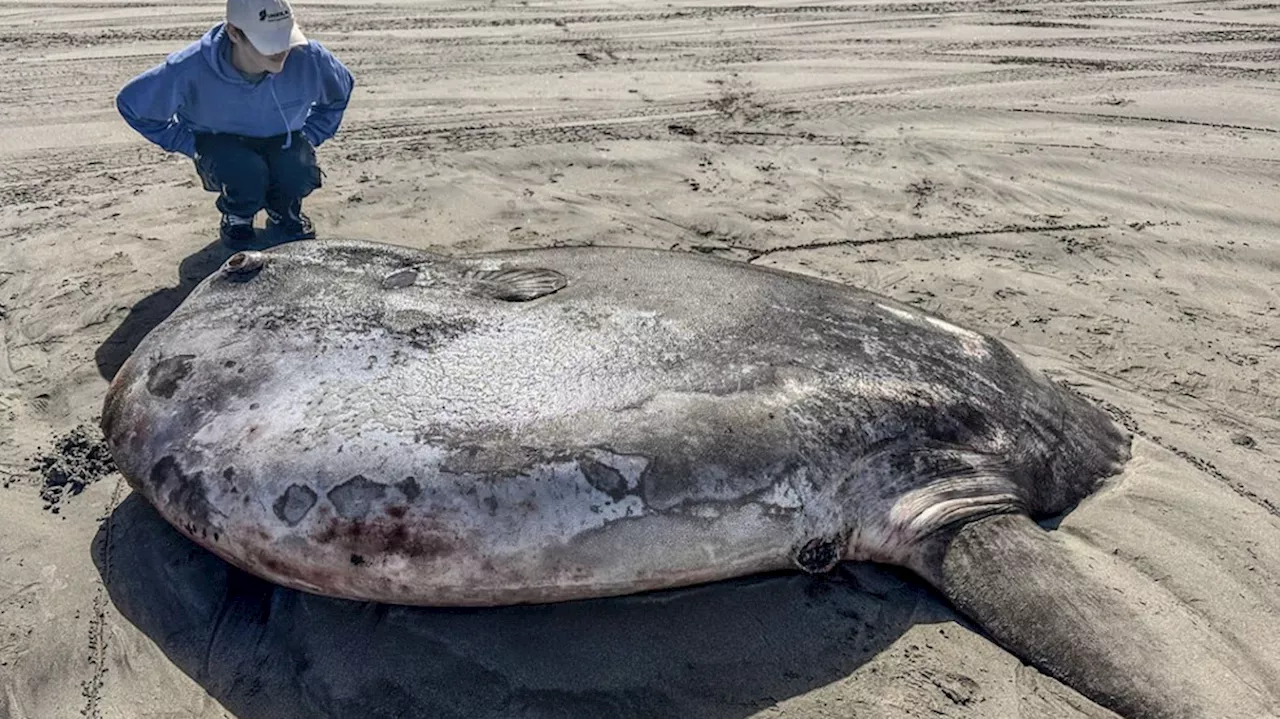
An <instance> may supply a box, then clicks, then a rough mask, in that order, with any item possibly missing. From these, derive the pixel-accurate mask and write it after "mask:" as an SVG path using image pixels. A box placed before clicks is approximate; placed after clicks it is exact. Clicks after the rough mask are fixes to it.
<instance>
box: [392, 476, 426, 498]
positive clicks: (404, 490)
mask: <svg viewBox="0 0 1280 719" xmlns="http://www.w3.org/2000/svg"><path fill="white" fill-rule="evenodd" d="M396 489H398V490H400V493H401V494H403V495H404V498H405V499H407V500H409V501H410V502H412V501H413V500H415V499H417V498H418V496H419V495H421V494H422V487H419V486H418V480H417V479H416V478H414V477H405V478H404V479H402V480H400V481H399V482H397V483H396Z"/></svg>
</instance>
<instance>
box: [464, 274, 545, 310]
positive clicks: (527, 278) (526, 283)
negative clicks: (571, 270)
mask: <svg viewBox="0 0 1280 719" xmlns="http://www.w3.org/2000/svg"><path fill="white" fill-rule="evenodd" d="M467 277H468V278H469V279H471V280H473V281H475V283H476V286H477V288H478V289H479V290H480V291H481V292H483V293H484V294H486V295H488V296H490V297H493V298H494V299H499V300H505V301H507V302H527V301H529V300H535V299H537V298H539V297H544V296H546V295H549V294H551V293H553V292H557V291H559V290H561V289H564V287H565V286H566V285H568V284H569V281H568V278H566V277H565V276H564V275H562V274H560V273H559V272H556V271H555V270H549V269H546V268H542V267H512V268H504V269H497V270H472V271H470V272H468V273H467Z"/></svg>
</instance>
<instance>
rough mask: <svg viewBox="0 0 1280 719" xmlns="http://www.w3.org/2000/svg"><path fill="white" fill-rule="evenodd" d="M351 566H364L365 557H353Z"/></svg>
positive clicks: (354, 555) (356, 555) (357, 555)
mask: <svg viewBox="0 0 1280 719" xmlns="http://www.w3.org/2000/svg"><path fill="white" fill-rule="evenodd" d="M351 566H353V567H361V566H364V557H362V556H360V555H359V554H353V555H351Z"/></svg>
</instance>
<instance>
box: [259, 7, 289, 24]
mask: <svg viewBox="0 0 1280 719" xmlns="http://www.w3.org/2000/svg"><path fill="white" fill-rule="evenodd" d="M288 19H289V8H285V9H284V10H281V11H279V12H267V11H266V10H259V11H258V22H267V21H268V20H270V21H271V22H276V21H277V20H288Z"/></svg>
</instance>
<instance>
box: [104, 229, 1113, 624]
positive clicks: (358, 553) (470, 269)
mask: <svg viewBox="0 0 1280 719" xmlns="http://www.w3.org/2000/svg"><path fill="white" fill-rule="evenodd" d="M245 257H248V258H249V261H248V262H247V263H246V260H245ZM245 257H241V258H238V259H233V261H231V262H230V263H229V266H227V267H224V268H223V269H222V270H220V271H219V272H217V273H215V274H214V275H213V276H211V277H209V278H208V279H207V280H205V281H204V282H203V283H202V284H201V285H200V286H199V287H198V288H197V289H196V290H195V291H194V292H193V293H192V294H191V296H190V297H189V298H188V299H187V300H186V302H185V303H184V304H183V305H182V306H181V307H180V308H179V309H178V310H177V311H176V312H175V313H174V314H173V315H172V316H171V317H170V318H169V319H168V320H167V321H166V322H165V323H163V324H162V325H161V326H159V327H158V328H156V330H155V331H154V332H152V333H151V334H150V335H149V336H148V337H147V338H146V340H145V341H144V342H143V343H142V344H141V345H140V346H139V348H138V350H137V351H136V352H135V354H134V356H133V357H132V358H131V359H130V360H129V363H128V365H127V366H126V367H124V368H123V369H122V370H121V372H120V374H119V376H118V377H117V378H116V380H115V382H114V383H113V386H112V388H111V394H112V396H111V397H110V398H109V400H108V402H107V408H108V411H107V413H106V414H107V418H106V427H107V433H108V435H109V438H110V441H111V442H112V443H113V445H114V446H115V447H117V448H118V450H119V454H120V456H121V458H122V460H123V463H124V467H125V473H126V475H127V476H129V477H131V478H144V479H145V478H147V477H149V476H151V475H152V468H153V467H154V466H155V465H157V463H160V462H162V461H166V462H168V463H169V464H172V465H174V466H175V467H178V468H186V474H187V475H188V476H194V475H195V474H197V473H198V474H199V476H200V481H201V482H202V487H203V491H204V497H203V499H202V503H206V504H207V505H208V511H206V512H201V513H196V514H192V513H190V512H186V511H185V510H184V508H183V507H184V505H182V504H181V503H179V502H178V499H177V497H178V495H175V494H174V490H173V489H171V488H168V487H167V486H157V485H154V484H148V483H147V482H146V481H140V480H136V479H135V480H132V481H134V483H135V486H136V488H137V489H138V490H139V491H141V492H143V493H144V494H146V495H147V496H148V498H149V499H151V500H152V501H153V502H155V503H157V505H158V506H159V508H160V510H161V511H162V512H164V513H165V515H166V516H167V517H168V518H169V519H170V520H171V521H173V522H174V523H175V524H178V525H179V526H180V527H182V528H184V529H185V530H186V531H188V533H189V534H194V535H196V537H195V538H196V539H197V540H198V541H201V542H202V543H206V544H207V545H208V546H209V547H210V549H212V550H213V551H215V552H217V553H219V554H220V555H222V556H224V557H226V558H227V559H229V560H230V561H232V562H234V563H236V564H239V565H240V566H242V567H245V568H247V569H249V570H250V571H253V572H255V573H258V574H261V575H263V576H266V577H268V578H270V579H272V580H274V581H277V582H280V583H283V584H286V585H290V586H295V587H299V588H302V589H307V590H311V591H319V592H325V593H331V594H337V595H341V596H349V597H357V598H367V599H377V600H384V601H390V602H398V603H432V604H478V605H483V604H495V603H510V602H531V601H553V600H560V599H570V598H577V597H589V596H600V595H602V594H613V593H624V592H633V591H639V590H645V589H652V588H658V587H666V586H673V585H679V584H687V583H694V582H703V581H708V580H714V579H719V578H724V577H730V576H737V575H741V574H744V573H749V572H753V571H760V570H769V569H777V568H785V567H789V566H797V565H799V566H801V567H802V568H805V569H810V570H814V571H821V570H824V569H827V568H829V567H830V566H831V565H833V564H834V563H835V562H837V561H839V560H841V559H872V560H879V561H886V562H893V563H898V564H904V563H906V562H907V559H908V557H907V554H908V553H909V548H910V547H911V545H912V544H913V542H915V541H916V540H917V539H918V538H919V537H922V536H926V535H928V534H930V533H931V532H933V531H934V530H936V529H937V528H938V527H940V526H944V525H946V524H949V523H952V522H955V521H957V520H959V519H962V518H964V517H970V516H975V515H981V514H986V513H991V512H999V511H1008V510H1010V509H1026V510H1027V511H1030V512H1032V513H1033V514H1035V515H1046V514H1055V513H1058V512H1061V511H1062V510H1064V509H1066V508H1067V507H1069V506H1070V505H1072V504H1073V503H1075V502H1076V501H1078V500H1079V499H1080V498H1081V497H1082V496H1083V495H1084V494H1086V493H1088V492H1089V491H1090V490H1091V489H1093V487H1094V485H1095V483H1096V482H1097V481H1099V480H1101V479H1102V478H1104V477H1106V476H1107V475H1110V474H1112V473H1113V472H1115V471H1116V469H1117V467H1118V466H1119V463H1120V462H1122V461H1123V460H1124V458H1125V456H1126V448H1127V439H1126V438H1125V437H1124V436H1123V435H1122V434H1120V433H1119V432H1117V431H1116V429H1115V428H1114V427H1113V426H1112V425H1111V423H1110V422H1109V421H1108V420H1107V419H1106V418H1105V417H1104V416H1103V415H1101V413H1099V412H1098V411H1097V410H1095V409H1093V408H1092V407H1090V406H1088V405H1086V404H1084V403H1082V402H1080V401H1078V400H1077V399H1075V398H1074V397H1073V396H1071V395H1069V394H1065V393H1063V392H1062V391H1060V390H1059V389H1058V388H1056V387H1054V386H1053V385H1051V384H1050V383H1048V382H1047V381H1046V380H1045V379H1043V378H1042V377H1040V376H1038V375H1035V374H1033V373H1031V372H1028V371H1027V370H1026V369H1025V368H1024V367H1023V366H1022V364H1020V363H1019V362H1018V360H1017V359H1016V358H1015V357H1014V356H1013V355H1012V354H1011V353H1010V352H1009V351H1008V350H1007V349H1005V348H1004V347H1003V346H1002V345H1001V344H1000V343H998V342H994V341H991V340H990V339H988V338H986V337H983V336H982V335H980V334H977V333H974V332H971V331H968V330H964V329H961V328H958V327H955V326H953V325H950V324H948V323H945V322H943V321H941V320H939V319H937V318H935V317H932V316H929V315H926V314H924V313H922V312H920V311H919V310H917V309H914V308H909V307H906V306H902V305H899V304H897V303H894V302H892V301H889V300H887V299H885V298H883V297H879V296H876V295H873V294H869V293H864V292H859V291H856V290H852V289H850V288H848V287H845V286H842V285H838V284H835V283H831V282H825V281H821V280H818V279H815V278H810V277H804V276H800V275H795V274H787V273H781V272H777V271H772V270H768V269H762V268H758V267H752V266H747V265H742V264H738V263H730V262H726V261H723V260H718V259H715V258H709V257H703V256H696V255H685V254H676V253H666V252H655V251H649V250H639V249H622V248H599V249H583V248H574V249H560V250H539V251H532V252H510V253H505V254H494V255H485V256H480V257H473V258H461V259H451V258H446V257H441V256H437V255H432V254H429V253H426V252H422V251H417V250H411V249H407V248H400V247H391V246H383V245H374V244H368V243H361V242H343V241H329V242H312V243H302V244H293V245H287V246H284V247H281V248H278V249H276V250H274V251H271V252H267V253H251V254H247V255H245ZM517 270H525V271H526V272H523V273H520V272H516V271H517ZM530 270H531V271H533V272H528V271H530ZM545 270H550V271H551V272H545ZM513 274H514V275H515V276H516V277H517V278H519V277H520V276H521V275H522V274H524V275H532V276H533V278H534V279H535V280H537V279H538V278H551V280H549V281H548V283H547V284H545V285H543V286H541V290H540V291H536V292H534V293H533V295H532V296H529V297H520V298H516V299H512V298H510V297H507V296H506V295H507V294H509V293H508V292H507V291H506V290H504V289H502V288H501V287H497V288H495V287H493V286H492V285H491V283H489V281H488V280H487V279H486V278H490V277H497V278H498V279H499V281H501V279H502V278H503V277H504V276H510V275H513ZM556 277H561V278H563V280H562V281H561V282H560V283H558V284H557V283H556V282H555V281H554V278H556ZM535 286H538V285H536V282H535ZM539 295H540V296H539ZM690 298H693V299H694V301H690ZM175 358H180V359H175ZM175 366H178V367H181V369H182V371H181V372H179V371H175V370H174V369H173V368H174V367H175ZM157 368H159V369H157ZM157 374H159V376H160V377H161V378H162V379H163V380H164V381H163V382H162V383H160V384H162V385H163V386H162V389H163V391H156V384H157V382H156V379H155V378H156V376H157ZM113 408H114V411H113ZM168 474H172V472H170V473H168ZM165 476H168V475H165ZM188 493H189V492H188ZM182 496H183V497H186V495H185V494H183V495H182ZM185 501H186V502H187V504H190V503H191V499H190V498H189V497H186V500H185ZM214 535H216V536H217V539H216V540H213V539H212V537H213V536H214Z"/></svg>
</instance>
